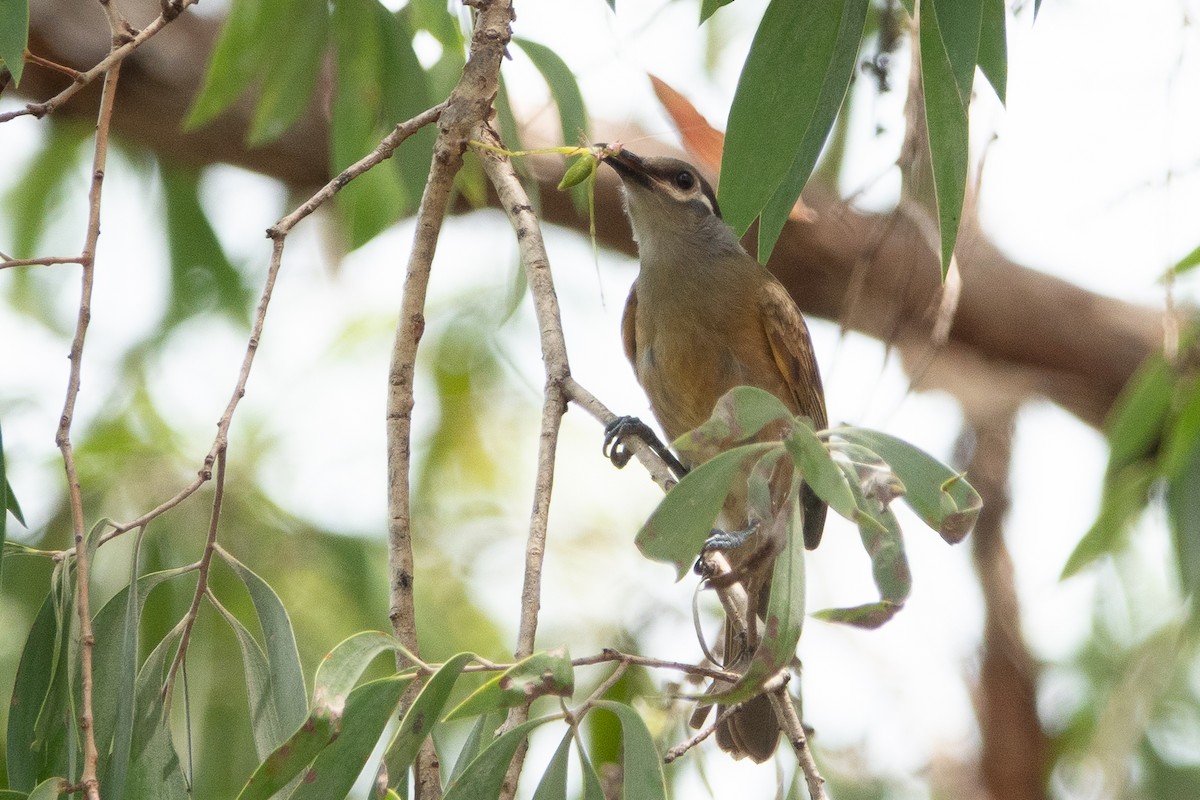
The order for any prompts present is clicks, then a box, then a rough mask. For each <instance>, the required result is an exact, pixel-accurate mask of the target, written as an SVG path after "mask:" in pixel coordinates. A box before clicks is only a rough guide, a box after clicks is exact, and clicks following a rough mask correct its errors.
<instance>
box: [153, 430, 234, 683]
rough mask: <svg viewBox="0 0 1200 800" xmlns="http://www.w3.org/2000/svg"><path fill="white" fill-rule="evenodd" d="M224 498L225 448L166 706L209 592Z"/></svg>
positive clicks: (219, 453) (169, 677)
mask: <svg viewBox="0 0 1200 800" xmlns="http://www.w3.org/2000/svg"><path fill="white" fill-rule="evenodd" d="M224 498H225V448H224V447H222V448H221V449H220V450H219V451H217V480H216V483H215V484H214V492H213V506H212V514H211V515H209V518H208V538H207V539H206V540H205V542H204V552H203V553H202V554H201V555H200V565H199V568H198V569H197V570H196V572H197V574H196V591H195V592H194V593H193V594H192V604H191V605H190V606H189V607H188V610H187V614H185V615H184V617H183V620H181V622H182V623H183V631H182V632H181V634H180V637H179V647H178V648H177V649H176V650H175V658H173V659H172V660H171V667H170V669H168V670H167V679H166V680H165V681H164V682H163V701H164V703H165V705H166V706H167V707H170V704H171V693H172V691H173V689H174V686H175V673H176V672H178V671H179V667H180V665H182V664H183V662H184V660H185V659H186V658H187V650H188V644H189V643H190V642H191V639H192V628H193V627H194V626H195V624H196V617H197V616H198V615H199V613H200V601H201V600H203V599H204V595H205V593H206V592H207V591H208V571H209V568H210V567H211V566H212V557H213V551H214V550H215V549H216V545H217V530H218V528H219V527H220V522H221V503H222V501H223V500H224Z"/></svg>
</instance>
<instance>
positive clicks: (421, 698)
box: [390, 653, 475, 771]
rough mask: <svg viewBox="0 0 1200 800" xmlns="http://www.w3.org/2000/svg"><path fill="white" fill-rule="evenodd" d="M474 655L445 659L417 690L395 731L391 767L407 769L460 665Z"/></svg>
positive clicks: (448, 695)
mask: <svg viewBox="0 0 1200 800" xmlns="http://www.w3.org/2000/svg"><path fill="white" fill-rule="evenodd" d="M474 657H475V656H474V654H472V653H459V654H458V655H456V656H454V657H453V658H451V659H449V660H448V661H446V663H445V664H443V665H442V666H441V668H440V669H439V670H438V671H437V672H435V673H434V674H433V675H432V676H431V677H430V678H429V680H428V681H426V682H425V685H424V686H423V687H421V693H420V694H418V695H417V698H416V700H414V701H413V703H412V705H411V706H409V708H408V711H407V712H405V714H404V720H403V721H402V722H401V723H400V730H399V732H398V733H397V734H396V741H395V742H394V743H393V745H392V747H393V755H392V760H391V762H390V763H391V765H392V767H393V768H394V769H397V770H401V771H403V770H407V769H408V767H409V766H410V765H411V764H412V763H413V761H414V760H415V759H416V757H417V751H419V750H420V749H421V743H422V742H423V741H425V737H426V736H428V735H429V733H430V731H432V730H433V725H434V723H435V722H437V720H438V718H439V717H440V716H441V713H442V708H443V707H444V706H445V705H446V701H447V700H448V699H450V692H451V691H453V690H454V684H455V682H457V681H458V676H459V675H461V674H462V670H463V667H465V666H466V665H467V664H468V663H469V662H470V661H471V659H473V658H474Z"/></svg>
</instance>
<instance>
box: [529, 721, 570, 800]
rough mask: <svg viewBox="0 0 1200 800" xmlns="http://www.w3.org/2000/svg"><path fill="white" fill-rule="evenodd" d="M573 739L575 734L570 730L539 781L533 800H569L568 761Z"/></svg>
mask: <svg viewBox="0 0 1200 800" xmlns="http://www.w3.org/2000/svg"><path fill="white" fill-rule="evenodd" d="M573 737H574V734H573V732H572V731H571V729H570V728H568V729H567V732H566V734H565V735H564V736H563V738H562V741H561V742H559V744H558V747H557V748H556V749H555V750H554V755H553V756H551V757H550V763H549V764H547V765H546V771H545V772H543V773H542V778H541V780H539V781H538V785H537V789H536V790H535V791H534V793H533V800H567V759H568V757H569V756H570V754H571V739H572V738H573Z"/></svg>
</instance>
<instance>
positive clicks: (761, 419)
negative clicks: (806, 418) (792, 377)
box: [672, 386, 792, 463]
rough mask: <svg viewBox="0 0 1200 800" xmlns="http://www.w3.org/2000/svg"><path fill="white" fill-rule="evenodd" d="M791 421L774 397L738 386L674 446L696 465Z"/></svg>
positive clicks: (676, 441)
mask: <svg viewBox="0 0 1200 800" xmlns="http://www.w3.org/2000/svg"><path fill="white" fill-rule="evenodd" d="M791 419H792V412H791V411H790V410H789V409H788V407H787V406H785V405H784V404H783V401H782V400H780V399H779V398H778V397H776V396H775V395H773V394H771V393H770V392H768V391H766V390H764V389H759V388H757V387H755V386H735V387H734V388H732V389H730V390H729V391H728V392H726V393H725V394H724V395H722V396H721V398H720V399H719V400H717V404H716V406H714V407H713V410H712V414H711V415H710V416H709V418H708V419H707V420H706V421H705V422H704V424H703V425H701V426H700V427H699V428H696V429H695V430H692V431H689V432H687V433H685V434H684V435H683V436H680V437H679V438H678V439H676V440H675V441H674V442H672V446H673V447H674V448H675V449H676V450H678V451H679V452H680V453H681V454H683V455H685V456H688V457H689V459H690V460H691V461H692V462H693V463H697V462H701V461H707V460H708V459H710V458H712V457H713V456H715V455H716V454H717V453H720V452H723V451H725V450H729V449H730V448H732V447H735V446H737V445H740V444H745V443H746V442H748V441H750V440H751V439H753V438H754V437H755V436H757V435H758V434H759V433H760V432H762V430H763V429H764V428H766V427H768V426H770V425H777V424H781V423H784V422H787V421H790V420H791Z"/></svg>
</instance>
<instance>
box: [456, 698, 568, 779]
mask: <svg viewBox="0 0 1200 800" xmlns="http://www.w3.org/2000/svg"><path fill="white" fill-rule="evenodd" d="M554 719H558V717H541V718H540V719H531V720H529V721H528V722H525V723H522V724H521V725H518V726H517V727H515V728H513V729H512V730H510V731H506V732H505V733H504V734H503V735H501V736H500V737H499V738H497V739H496V740H495V741H494V742H492V743H491V744H490V745H488V746H487V748H486V749H484V751H483V752H481V753H480V754H479V755H478V756H476V757H475V759H474V760H473V761H472V762H471V763H470V764H469V765H468V766H467V768H466V770H465V771H463V773H462V775H461V776H459V777H458V778H457V779H456V780H454V781H453V782H451V784H450V785H449V786H447V787H446V793H445V794H444V795H442V800H476V798H484V797H497V796H498V795H499V793H500V786H501V784H503V783H504V773H505V772H506V771H507V770H508V765H509V763H510V762H511V761H512V758H513V755H514V754H515V753H516V752H517V748H518V747H520V746H521V743H522V742H524V741H525V739H526V737H528V736H529V734H530V732H531V731H532V730H533V729H534V728H536V727H538V726H539V725H544V724H545V723H547V722H550V721H551V720H554Z"/></svg>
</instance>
